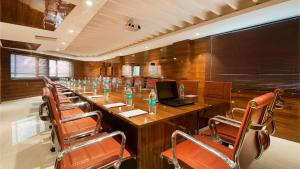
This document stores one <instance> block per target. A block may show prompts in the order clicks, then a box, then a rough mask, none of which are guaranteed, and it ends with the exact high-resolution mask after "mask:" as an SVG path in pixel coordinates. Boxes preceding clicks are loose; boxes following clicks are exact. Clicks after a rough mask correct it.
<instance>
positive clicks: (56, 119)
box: [47, 90, 64, 149]
mask: <svg viewBox="0 0 300 169" xmlns="http://www.w3.org/2000/svg"><path fill="white" fill-rule="evenodd" d="M47 94H48V101H47V105H48V110H49V113H50V116H51V119H52V120H53V121H52V124H54V127H55V133H56V135H57V137H58V141H59V144H60V146H61V148H62V149H63V148H64V138H63V135H62V132H63V130H62V126H61V123H60V120H61V118H60V112H59V110H58V109H57V104H56V102H55V100H54V96H53V94H52V92H51V91H50V90H49V92H47Z"/></svg>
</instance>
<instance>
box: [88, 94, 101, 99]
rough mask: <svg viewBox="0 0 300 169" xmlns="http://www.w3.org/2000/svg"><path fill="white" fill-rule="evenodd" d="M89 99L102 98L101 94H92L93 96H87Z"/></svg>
mask: <svg viewBox="0 0 300 169" xmlns="http://www.w3.org/2000/svg"><path fill="white" fill-rule="evenodd" d="M87 97H88V98H89V99H93V98H102V97H103V95H94V96H87Z"/></svg>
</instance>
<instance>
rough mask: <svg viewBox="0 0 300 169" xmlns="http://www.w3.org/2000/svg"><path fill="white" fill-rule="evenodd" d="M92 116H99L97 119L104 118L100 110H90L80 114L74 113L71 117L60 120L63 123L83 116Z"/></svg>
mask: <svg viewBox="0 0 300 169" xmlns="http://www.w3.org/2000/svg"><path fill="white" fill-rule="evenodd" d="M92 116H97V121H98V120H99V119H100V118H102V114H101V112H100V111H92V112H88V113H83V114H78V115H74V116H72V117H69V118H65V119H62V120H60V122H61V123H66V122H70V121H74V120H78V119H83V118H87V117H92Z"/></svg>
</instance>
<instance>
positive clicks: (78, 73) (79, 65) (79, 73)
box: [73, 60, 85, 79]
mask: <svg viewBox="0 0 300 169" xmlns="http://www.w3.org/2000/svg"><path fill="white" fill-rule="evenodd" d="M73 64H74V78H75V79H83V78H84V77H85V74H84V66H85V64H84V62H83V61H77V60H76V61H74V62H73Z"/></svg>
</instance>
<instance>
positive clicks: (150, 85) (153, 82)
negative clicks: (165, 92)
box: [146, 78, 158, 90]
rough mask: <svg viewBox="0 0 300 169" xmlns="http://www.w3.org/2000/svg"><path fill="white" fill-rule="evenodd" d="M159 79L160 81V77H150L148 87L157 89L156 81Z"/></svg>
mask: <svg viewBox="0 0 300 169" xmlns="http://www.w3.org/2000/svg"><path fill="white" fill-rule="evenodd" d="M157 81H158V79H152V78H148V79H147V82H146V88H147V89H155V90H156V82H157Z"/></svg>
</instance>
